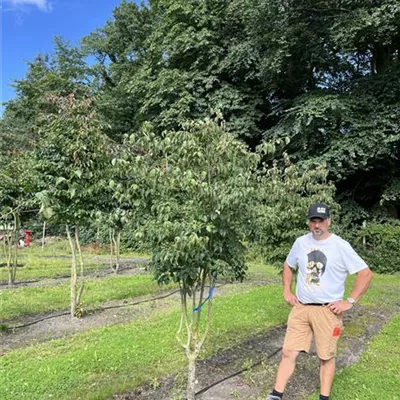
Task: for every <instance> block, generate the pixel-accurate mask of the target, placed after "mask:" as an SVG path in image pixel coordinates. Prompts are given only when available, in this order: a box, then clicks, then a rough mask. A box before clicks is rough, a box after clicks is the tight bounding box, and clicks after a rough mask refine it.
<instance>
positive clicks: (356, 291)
mask: <svg viewBox="0 0 400 400" xmlns="http://www.w3.org/2000/svg"><path fill="white" fill-rule="evenodd" d="M373 275H374V274H373V273H372V271H371V270H370V269H369V268H368V267H367V268H364V269H362V270H361V271H360V272H357V278H356V282H355V283H354V286H353V290H352V291H351V293H350V297H351V298H352V299H354V300H355V301H358V300H360V299H361V297H362V296H363V294H364V293H365V292H366V291H367V289H368V287H369V284H370V283H371V280H372V277H373ZM327 307H328V308H329V309H330V310H331V311H332V312H333V313H335V314H341V313H343V312H344V311H347V310H349V309H350V308H351V307H353V305H352V304H350V303H349V302H348V301H347V300H340V301H335V302H333V303H330V304H328V306H327Z"/></svg>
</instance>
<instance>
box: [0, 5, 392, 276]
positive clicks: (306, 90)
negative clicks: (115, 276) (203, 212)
mask: <svg viewBox="0 0 400 400" xmlns="http://www.w3.org/2000/svg"><path fill="white" fill-rule="evenodd" d="M399 28H400V4H399V2H398V1H397V0H382V1H374V0H369V1H366V0H349V1H346V0H341V1H335V0H334V1H322V0H321V1H319V0H304V1H303V0H301V1H296V2H292V1H281V0H279V1H278V0H249V1H247V2H242V1H237V0H229V1H228V0H212V1H211V0H204V1H198V0H173V1H172V0H150V1H149V2H146V3H143V4H141V5H140V6H139V5H137V4H136V3H133V2H132V3H130V2H121V4H120V6H119V7H117V8H116V9H115V10H114V14H113V16H112V17H111V18H110V19H109V21H108V22H107V23H106V25H105V26H104V27H102V28H100V29H98V30H96V31H95V32H93V33H92V34H90V35H89V36H87V37H84V38H82V41H81V45H80V46H79V47H72V46H70V45H69V44H68V43H66V42H65V41H64V40H63V39H62V38H59V37H56V38H55V39H54V52H53V54H38V55H37V57H36V58H35V59H34V60H32V61H31V62H30V63H29V69H28V72H27V74H26V76H25V78H24V79H21V80H16V81H15V82H14V87H15V90H16V97H15V99H13V100H11V101H9V102H7V103H6V105H5V112H4V115H3V117H2V119H1V136H0V141H1V143H0V145H1V147H0V151H1V158H0V174H1V179H0V209H1V213H2V219H3V222H4V223H6V222H10V221H11V220H12V219H13V220H14V221H15V223H16V224H17V225H18V226H21V227H24V228H34V229H35V230H36V231H40V229H41V228H40V226H41V224H42V222H43V220H47V221H48V222H49V223H50V225H49V226H48V229H50V231H49V232H50V233H51V232H53V233H59V232H61V230H62V232H63V233H64V232H65V229H64V227H63V225H65V224H68V225H71V226H74V227H77V226H79V227H81V228H82V230H81V231H80V235H81V239H82V240H83V241H92V240H99V241H108V240H109V233H110V232H111V241H112V242H113V243H114V245H115V246H116V247H117V248H118V247H119V246H120V245H121V241H122V245H123V246H125V247H131V248H132V247H133V248H146V246H147V247H148V246H150V243H153V242H154V237H153V238H152V239H150V240H147V239H146V237H145V236H143V235H142V234H141V233H140V229H139V230H138V228H139V226H141V225H143V223H144V222H143V221H145V220H146V218H147V219H148V218H150V217H151V211H150V212H148V211H146V213H144V212H142V211H143V210H145V209H146V210H147V208H146V207H149V204H148V201H147V200H146V198H148V196H149V193H150V192H149V190H150V189H148V188H147V189H146V188H145V187H144V186H140V185H139V184H138V182H144V181H146V179H145V178H144V177H143V171H144V169H142V170H141V172H138V171H139V170H138V169H137V168H139V165H138V164H137V163H136V164H135V161H134V159H135V158H132V155H135V154H136V155H137V154H140V153H141V152H142V151H143V149H144V148H146V147H145V145H144V144H143V136H146V135H144V134H143V132H144V131H146V130H148V131H150V132H151V136H152V137H153V136H154V138H159V139H160V140H161V139H162V140H166V139H168V137H169V136H171V137H172V138H173V139H172V142H173V143H174V145H175V146H176V147H175V148H174V147H171V149H170V150H171V151H175V152H176V154H178V153H179V154H180V155H181V156H182V157H186V155H185V154H186V153H185V152H183V153H181V152H180V150H179V143H176V140H177V139H176V137H175V136H174V132H179V131H187V132H190V129H192V128H188V126H193V123H198V122H199V121H204V120H205V119H207V118H210V119H211V120H213V121H216V122H215V126H214V128H213V129H211V131H212V132H213V133H212V134H211V133H210V135H211V136H212V138H211V136H210V142H213V143H217V142H214V140H216V139H215V138H214V136H215V135H216V134H217V136H218V132H220V136H221V138H223V137H224V135H225V133H229V134H231V135H233V137H235V138H237V139H239V140H240V142H241V143H242V144H243V145H244V148H246V149H247V151H249V152H251V153H254V154H258V155H259V159H258V161H257V165H258V167H256V168H258V169H259V171H262V170H264V171H267V172H266V175H263V178H262V179H259V180H258V182H259V184H260V185H262V188H263V190H261V191H260V190H259V189H257V190H256V191H258V192H262V193H261V194H260V196H259V198H258V199H257V201H258V202H259V203H258V204H259V205H265V206H266V207H264V208H263V209H262V210H260V209H258V211H255V213H256V214H257V215H258V217H259V218H260V214H262V217H261V219H259V220H258V223H260V225H258V226H257V227H256V228H259V230H260V232H262V235H261V233H260V232H253V233H252V234H251V235H249V236H248V240H250V241H253V239H254V243H255V244H254V245H255V246H259V245H261V248H262V249H263V253H264V256H265V258H266V260H267V261H269V262H278V261H279V262H281V261H282V255H283V254H284V253H285V252H286V251H287V247H288V246H289V245H290V243H291V241H292V240H293V238H294V237H295V236H296V234H297V233H298V232H299V231H301V230H304V229H305V228H304V220H303V219H302V215H304V212H305V209H306V208H307V205H308V202H307V201H302V200H304V199H307V198H308V197H311V198H313V199H317V198H318V196H320V197H321V196H322V195H321V193H324V196H322V197H323V198H324V199H326V200H330V201H331V204H332V206H333V208H334V210H335V217H334V218H335V225H336V230H337V231H338V232H339V233H341V234H342V235H343V236H345V237H346V238H347V239H350V240H351V241H352V243H354V245H355V246H356V247H357V246H358V250H359V251H360V252H362V255H363V256H364V257H365V258H366V259H367V260H368V262H369V263H370V265H371V267H372V268H373V269H375V270H376V271H378V272H394V271H395V270H398V268H399V267H398V265H397V264H396V263H393V259H395V257H397V256H398V249H399V247H400V245H399V237H400V225H399V219H398V218H399V212H400V162H399V156H400V154H399V153H400V150H399V149H400V146H399V144H400V124H399V121H400V30H399ZM203 133H204V132H203ZM178 137H179V136H178ZM135 138H137V139H135ZM136 140H139V141H140V140H142V142H141V143H142V144H138V142H137V141H136ZM154 140H156V139H154ZM182 140H183V139H182ZM185 140H186V139H185ZM226 141H227V143H228V142H229V140H228V139H226ZM229 143H230V142H229ZM159 145H160V144H159ZM161 145H162V146H164V147H165V146H168V144H166V143H165V142H164V143H162V144H161ZM138 146H139V147H138ZM141 146H144V147H141ZM199 146H201V144H199ZM233 146H236V145H233ZM174 149H175V150H174ZM199 149H200V147H199ZM148 151H150V150H148ZM152 151H153V154H155V155H154V160H156V159H157V157H158V156H159V155H160V154H161V153H162V151H161V150H160V148H158V151H157V150H156V149H154V148H153V150H152ZM195 152H196V149H193V148H192V147H190V146H189V147H188V153H187V157H188V161H187V163H189V164H190V163H191V161H190V160H192V159H191V158H190V157H194V154H195ZM147 154H149V153H147ZM233 154H234V152H233V150H232V154H231V156H232V155H233ZM226 156H227V157H229V153H226ZM144 158H146V157H144ZM220 161H221V162H225V161H224V160H223V159H222V160H220ZM176 162H178V161H176ZM146 165H147V167H146V168H149V165H148V164H146ZM246 165H247V167H248V168H250V169H252V168H253V167H254V163H251V162H249V163H247V164H246ZM181 167H182V168H184V164H182V166H181ZM242 167H243V165H242ZM148 171H149V170H147V172H148ZM183 171H184V169H183ZM252 172H253V171H252ZM313 174H314V176H313ZM315 174H316V175H318V177H317V178H316V177H315ZM266 176H268V177H269V179H266ZM189 178H190V177H189ZM189 178H188V179H189ZM177 179H179V178H177ZM271 179H272V180H271ZM150 181H152V180H151V179H150V178H149V182H150ZM271 182H275V183H274V184H273V183H271ZM317 183H318V184H322V185H324V188H322V189H321V188H319V189H318V190H316V189H315V187H316V186H315V185H317ZM170 184H171V185H172V186H171V187H173V185H174V182H172V183H171V182H170ZM235 184H236V183H232V185H235ZM271 185H272V186H271ZM146 190H147V191H146ZM170 192H171V193H170ZM170 192H168V193H169V195H170V196H174V191H173V190H171V191H170ZM188 193H189V192H188ZM196 193H197V192H196ZM293 193H295V194H296V196H297V197H296V196H295V197H293V196H292V195H293ZM310 193H311V194H312V196H311V195H310ZM332 195H334V200H333V198H332V197H331V196H332ZM146 196H147V197H146ZM193 196H194V195H193ZM313 196H314V197H313ZM288 197H290V198H291V200H290V201H288ZM161 200H162V201H164V202H165V198H163V197H162V196H161V197H160V201H161ZM152 201H153V200H152ZM177 204H181V203H179V202H178V203H177ZM150 208H151V207H150ZM39 210H40V212H39ZM193 210H194V209H191V211H190V212H191V213H193V212H194V211H193ZM153 211H154V209H153ZM302 213H303V214H302ZM169 216H170V217H171V218H172V217H174V216H175V217H176V214H173V213H172V212H171V213H170V214H169ZM153 217H154V215H153ZM175 217H174V218H175ZM249 218H250V217H249ZM291 219H293V221H289V222H288V221H287V220H291ZM110 229H111V231H110ZM207 229H208V228H207ZM209 229H211V228H209ZM255 230H256V231H257V229H255ZM288 232H290V233H289V234H288ZM121 235H122V236H121ZM259 236H262V240H258V239H260V237H259ZM256 248H257V247H256ZM257 251H258V250H257Z"/></svg>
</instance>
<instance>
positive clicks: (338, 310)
mask: <svg viewBox="0 0 400 400" xmlns="http://www.w3.org/2000/svg"><path fill="white" fill-rule="evenodd" d="M326 307H328V308H329V310H331V311H332V312H333V313H334V314H336V315H341V314H343V313H344V312H345V311H347V310H350V308H351V307H353V305H352V304H350V303H349V302H348V301H347V300H338V301H334V302H333V303H329V304H328V305H327V306H326Z"/></svg>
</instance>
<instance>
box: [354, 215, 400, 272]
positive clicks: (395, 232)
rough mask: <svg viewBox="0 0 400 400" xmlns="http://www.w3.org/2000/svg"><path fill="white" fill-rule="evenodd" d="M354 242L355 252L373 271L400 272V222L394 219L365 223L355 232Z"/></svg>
mask: <svg viewBox="0 0 400 400" xmlns="http://www.w3.org/2000/svg"><path fill="white" fill-rule="evenodd" d="M364 237H365V242H366V243H365V246H364V245H363V238H364ZM354 244H355V247H356V250H357V252H358V253H359V254H360V256H361V257H362V258H363V259H364V260H365V261H366V262H367V264H368V266H369V267H370V268H371V269H372V270H373V271H374V272H377V273H380V274H393V273H395V272H400V223H397V222H396V221H395V222H393V223H389V222H387V223H383V224H377V223H370V224H367V225H366V227H365V228H362V229H360V230H358V231H357V232H356V237H355V240H354Z"/></svg>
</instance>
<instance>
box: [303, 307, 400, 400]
mask: <svg viewBox="0 0 400 400" xmlns="http://www.w3.org/2000/svg"><path fill="white" fill-rule="evenodd" d="M399 342H400V315H397V316H396V317H395V318H394V319H393V320H392V321H391V322H390V323H389V324H388V325H386V326H385V328H384V329H383V330H382V331H381V332H380V333H379V334H378V335H377V336H376V337H375V338H374V339H373V340H372V341H371V343H370V344H369V346H368V349H367V351H366V352H365V353H364V354H363V355H362V357H361V360H360V361H359V362H358V363H356V364H353V365H351V366H350V367H348V368H345V369H342V370H341V371H339V372H338V373H337V375H336V378H335V383H334V385H333V390H332V395H331V397H332V399H340V400H375V399H384V400H397V399H400V346H399V345H398V344H399ZM315 398H316V394H314V395H313V396H311V397H310V398H309V400H314V399H315Z"/></svg>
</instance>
